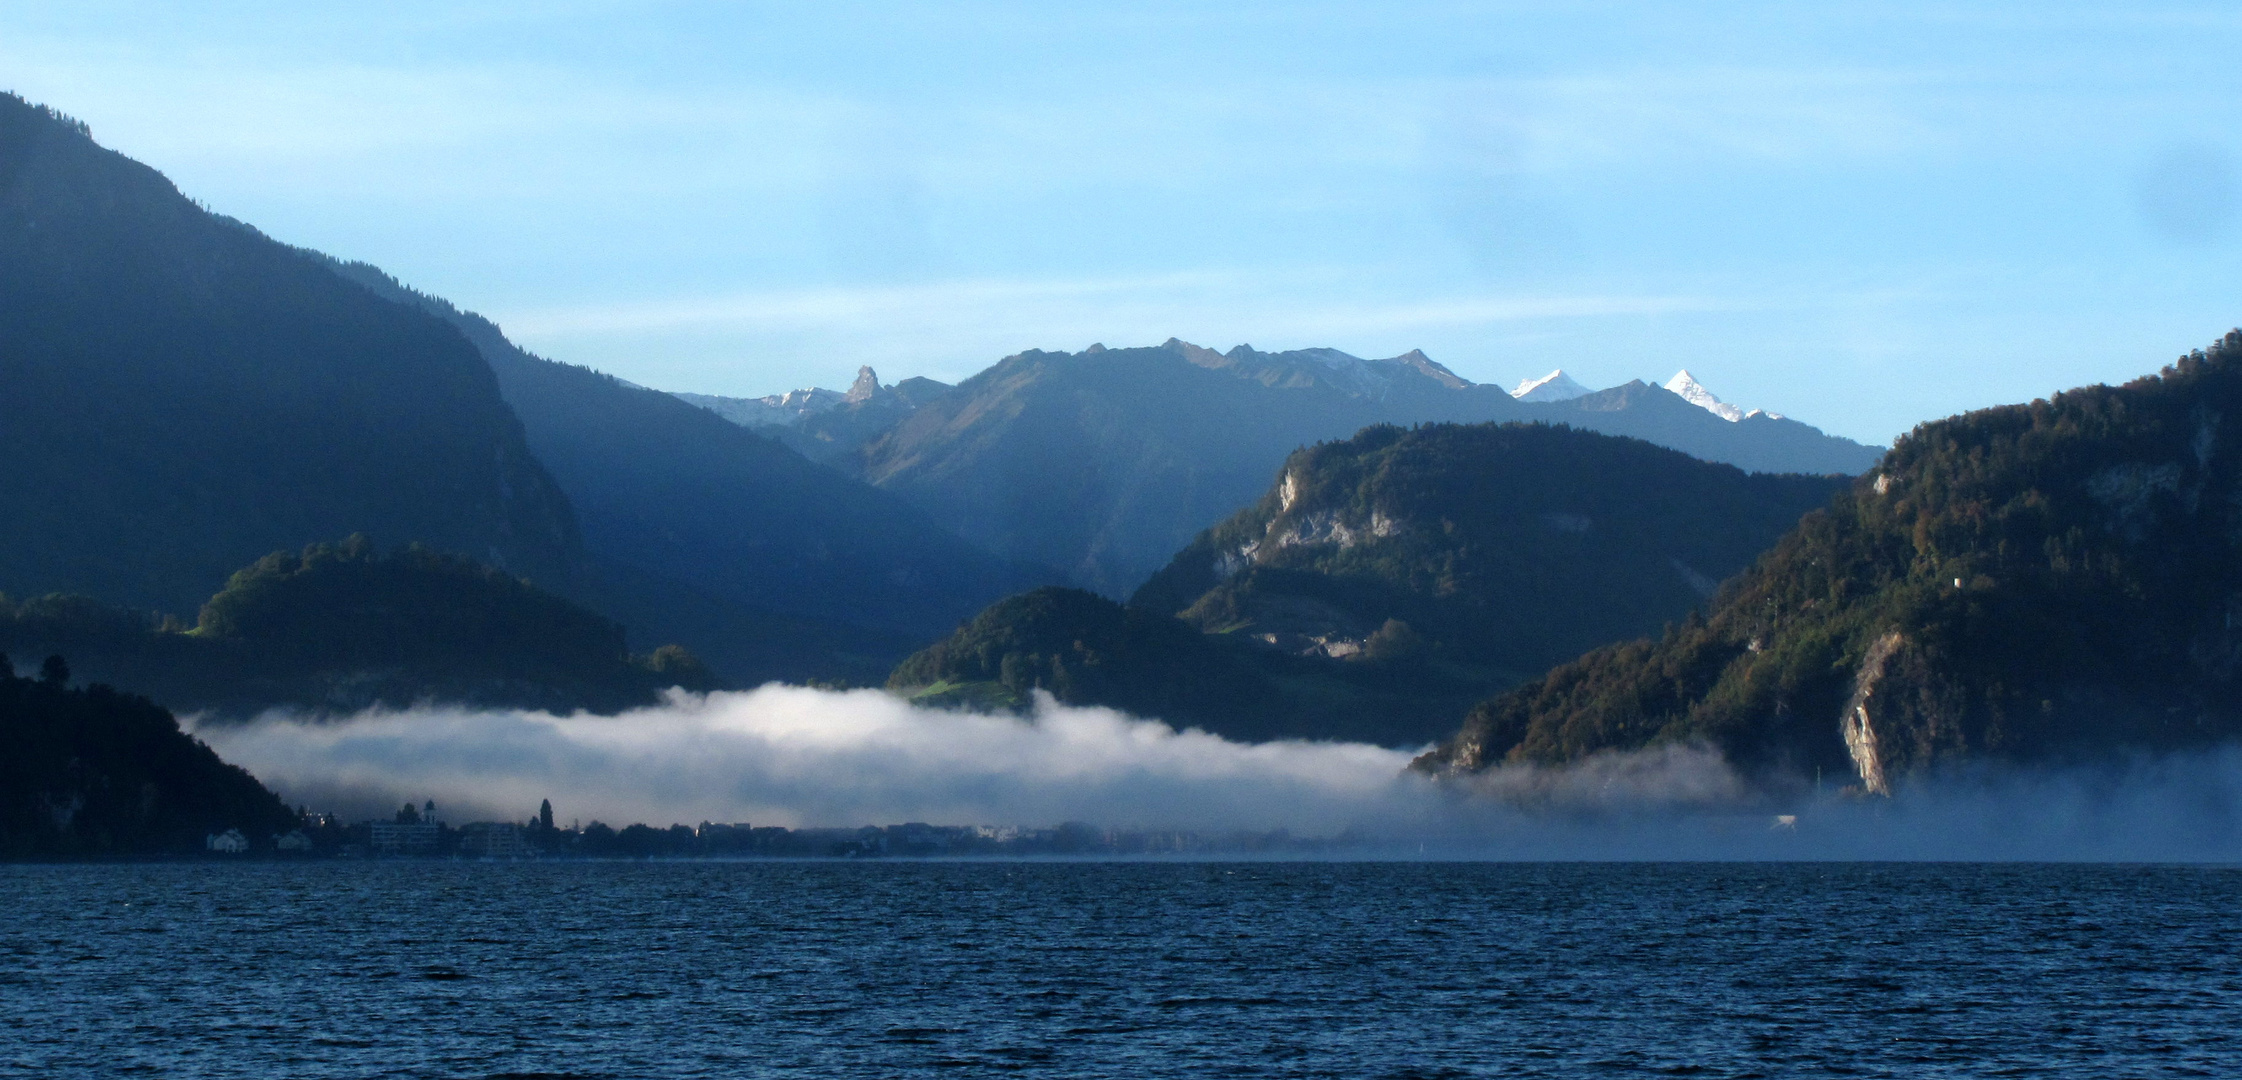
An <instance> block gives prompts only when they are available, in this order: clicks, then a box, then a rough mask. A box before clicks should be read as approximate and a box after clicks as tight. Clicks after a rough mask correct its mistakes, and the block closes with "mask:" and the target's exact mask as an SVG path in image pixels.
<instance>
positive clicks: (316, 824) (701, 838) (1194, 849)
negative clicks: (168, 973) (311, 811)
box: [255, 804, 1353, 859]
mask: <svg viewBox="0 0 2242 1080" xmlns="http://www.w3.org/2000/svg"><path fill="white" fill-rule="evenodd" d="M548 805H549V804H548ZM415 813H416V812H415V811H413V809H412V808H411V807H410V806H407V807H406V808H405V810H404V811H401V812H400V814H399V817H398V820H399V821H401V822H402V821H404V820H405V819H406V818H407V817H408V816H409V815H413V814H415ZM412 820H413V821H415V822H418V821H419V820H421V819H420V818H418V817H413V818H412ZM492 824H493V823H487V822H486V823H478V824H475V825H469V826H466V827H464V828H457V829H455V828H452V827H450V826H447V825H435V826H434V827H432V828H431V829H430V830H429V831H428V834H427V835H428V842H427V844H426V846H425V847H422V848H418V849H415V850H412V851H392V852H386V853H385V852H384V851H382V850H381V849H380V848H379V847H378V846H377V844H376V837H375V834H374V823H373V822H359V823H356V824H344V823H342V822H340V821H338V820H336V819H334V818H332V817H312V816H307V817H305V818H304V819H303V821H302V823H301V828H300V830H299V831H300V832H301V834H302V836H303V837H304V838H305V843H304V844H303V845H302V846H296V845H290V848H291V850H283V851H280V852H279V854H283V855H288V854H297V855H302V856H314V857H317V856H325V857H340V858H367V857H382V856H384V855H385V854H388V855H407V856H411V857H420V858H440V859H441V858H454V859H456V858H465V859H475V858H492V857H495V858H502V859H503V858H535V859H745V858H763V859H856V858H880V857H901V858H940V857H974V856H989V857H1027V856H1048V855H1058V856H1067V855H1178V854H1194V853H1206V854H1212V853H1232V854H1250V853H1269V854H1277V853H1289V854H1303V853H1313V852H1317V851H1326V850H1336V849H1338V848H1341V847H1344V846H1347V845H1348V844H1350V843H1352V842H1353V841H1352V839H1351V838H1348V837H1339V838H1333V839H1323V838H1303V837H1295V836H1293V835H1292V834H1291V833H1289V832H1287V831H1285V830H1282V829H1278V830H1274V831H1270V832H1251V831H1236V832H1227V833H1199V832H1192V831H1187V830H1157V829H1153V830H1147V829H1113V828H1104V827H1100V826H1096V825H1091V824H1087V823H1084V822H1079V821H1073V822H1067V823H1065V824H1062V825H1058V826H1056V827H1052V828H1031V829H1020V828H1011V827H992V826H985V825H928V824H925V823H923V822H913V823H910V824H904V825H870V826H865V827H862V828H855V829H844V828H826V829H816V828H813V829H788V828H784V827H781V826H775V825H761V826H757V825H749V824H746V823H737V824H715V823H709V822H703V823H702V824H701V825H700V826H698V827H694V826H689V825H671V826H670V827H668V828H666V829H664V828H657V827H654V826H651V825H643V824H639V825H626V826H624V827H622V828H620V829H617V828H614V827H612V826H609V825H607V824H605V823H602V822H598V821H594V822H591V823H590V824H587V825H584V826H582V827H581V828H578V827H575V826H568V827H558V826H555V825H553V824H551V823H550V822H548V821H542V820H536V819H533V820H531V821H530V822H528V823H527V824H526V825H521V826H515V825H513V824H512V823H504V824H503V827H504V828H509V829H514V828H518V829H519V834H518V835H519V837H520V846H519V848H518V849H514V848H508V849H507V852H508V853H506V854H498V855H493V854H491V852H490V850H489V848H488V846H487V845H479V844H478V842H477V838H478V837H479V836H483V835H487V830H488V828H489V827H490V826H491V825H492ZM255 850H264V849H255Z"/></svg>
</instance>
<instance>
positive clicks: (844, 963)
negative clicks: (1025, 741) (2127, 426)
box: [0, 862, 2242, 1077]
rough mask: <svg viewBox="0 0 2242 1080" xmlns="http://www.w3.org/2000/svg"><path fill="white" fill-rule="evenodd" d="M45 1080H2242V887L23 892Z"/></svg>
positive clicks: (1268, 881) (614, 880)
mask: <svg viewBox="0 0 2242 1080" xmlns="http://www.w3.org/2000/svg"><path fill="white" fill-rule="evenodd" d="M0 894H4V895H0V901H4V907H0V1018H4V1019H0V1025H4V1026H0V1044H4V1045H0V1072H4V1073H5V1074H7V1075H21V1076H74V1075H76V1076H111V1075H118V1074H125V1073H134V1072H139V1073H151V1074H157V1075H167V1076H169V1075H192V1076H256V1077H321V1076H352V1077H357V1076H409V1077H421V1076H429V1077H504V1076H515V1077H522V1076H575V1077H676V1076H723V1077H731V1076H768V1075H813V1076H899V1075H900V1076H910V1075H944V1076H975V1075H983V1074H995V1073H1024V1074H1028V1075H1036V1076H1113V1077H1142V1076H1224V1077H1231V1076H1243V1077H1250V1076H1344V1077H1444V1076H1456V1077H1461V1076H1521V1075H1523V1076H1585V1075H1607V1074H1612V1075H1624V1074H1638V1073H1652V1074H1673V1075H1697V1076H1839V1075H1843V1076H1905V1077H1923V1076H2003V1075H2046V1074H2048V1073H2050V1072H2061V1073H2062V1074H2064V1075H2068V1076H2237V1075H2242V968H2238V964H2242V871H2236V870H2231V869H2224V868H2195V867H2074V866H1970V865H1763V864H1751V865H1641V864H1622V865H1562V864H1560V865H1545V864H1527V865H1511V864H1423V863H1361V864H1346V863H1287V864H1246V863H864V864H858V863H754V862H749V863H668V864H664V863H653V864H535V865H531V864H524V865H474V864H455V863H421V864H414V863H376V864H347V863H332V864H298V865H237V866H228V865H202V864H182V865H139V866H60V867H55V866H45V867H23V866H17V867H5V868H0Z"/></svg>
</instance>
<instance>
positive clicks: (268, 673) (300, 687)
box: [0, 537, 714, 718]
mask: <svg viewBox="0 0 2242 1080" xmlns="http://www.w3.org/2000/svg"><path fill="white" fill-rule="evenodd" d="M0 649H6V650H8V651H10V652H13V653H15V654H16V655H19V656H31V655H45V654H50V653H59V654H61V655H64V656H67V657H69V658H70V660H71V663H72V664H73V666H75V667H76V669H77V671H78V674H79V675H80V676H82V677H83V678H85V679H87V680H88V681H92V682H102V683H108V684H111V685H114V686H117V687H119V688H122V689H125V690H129V691H131V692H134V693H139V694H145V695H147V696H149V697H152V698H155V699H157V700H159V701H162V702H164V703H165V704H166V705H167V706H169V707H171V708H174V709H179V710H181V711H192V712H210V713H213V714H216V715H219V716H223V717H236V718H239V717H247V716H253V715H255V714H256V713H258V712H261V711H263V710H265V709H269V708H274V707H286V708H290V709H294V710H298V711H302V712H308V713H314V714H328V715H338V714H348V713H352V712H356V711H359V710H362V709H367V708H372V707H375V706H387V707H391V708H403V707H406V706H410V705H414V704H417V703H421V702H426V701H441V702H445V703H451V704H461V705H476V706H486V707H509V708H531V709H550V710H554V711H560V712H568V711H574V710H577V709H588V710H592V711H595V712H617V711H621V710H623V709H627V708H632V707H635V706H640V705H648V704H652V703H654V702H655V701H657V700H658V699H659V695H660V692H661V691H662V690H663V689H665V688H667V687H670V686H673V685H683V686H685V687H686V688H687V689H695V690H703V689H712V688H713V686H714V683H713V679H712V677H711V676H710V675H709V674H708V672H707V671H706V670H705V669H703V668H701V666H700V665H699V662H698V661H697V660H695V659H694V658H693V657H692V655H691V654H690V653H689V652H686V651H682V650H679V649H678V648H676V647H675V646H671V647H667V648H662V649H657V650H654V651H653V652H652V653H650V654H648V655H645V656H639V657H633V656H630V655H629V654H628V653H627V652H626V650H625V645H624V637H623V628H622V627H621V626H619V625H617V624H616V623H614V622H612V621H610V620H608V619H606V618H603V617H601V616H599V615H597V614H594V613H592V612H590V611H586V610H584V609H583V608H581V607H578V606H576V605H575V604H572V603H570V602H569V601H567V600H564V599H562V598H560V597H558V596H555V595H553V594H552V593H549V592H546V591H544V590H542V589H539V588H537V587H536V586H534V585H531V584H529V583H528V582H526V581H523V580H520V579H518V578H514V577H511V576H508V575H506V574H504V573H501V572H499V571H496V570H494V569H492V568H490V567H488V566H484V565H482V564H479V563H476V562H474V561H472V560H469V559H465V558H461V557H459V556H454V555H445V554H441V553H438V552H434V551H430V550H427V549H424V548H418V547H408V548H405V549H403V550H399V551H395V552H391V553H388V554H383V553H380V552H378V551H376V550H375V549H374V548H373V546H372V545H371V544H370V543H368V542H367V541H366V540H365V538H364V537H352V538H351V539H349V540H347V541H345V542H343V543H342V544H339V545H335V544H315V545H312V546H311V547H308V548H306V549H305V550H304V551H302V552H301V553H296V552H276V553H274V554H271V555H268V556H266V557H265V558H263V559H259V560H258V561H257V562H256V563H254V564H252V565H251V566H249V567H247V568H245V569H243V570H241V571H240V572H238V573H236V574H234V575H233V577H232V578H231V579H230V580H229V581H228V582H227V584H226V587H225V589H223V590H221V591H220V592H219V593H218V594H216V595H215V596H212V597H211V598H210V600H209V601H208V602H207V603H205V604H204V605H203V606H202V611H201V615H200V617H199V619H198V620H197V621H196V623H195V625H194V626H193V627H186V626H183V625H179V624H178V623H176V621H165V620H162V619H159V618H157V617H153V616H150V615H148V614H146V613H143V612H136V611H131V610H127V609H123V608H116V607H111V606H109V605H106V604H102V603H100V602H99V601H96V600H93V599H90V598H87V597H82V596H67V595H55V596H46V597H38V598H34V599H29V600H24V601H20V602H9V601H7V600H6V599H5V598H0Z"/></svg>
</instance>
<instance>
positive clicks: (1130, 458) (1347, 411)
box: [688, 339, 1882, 596]
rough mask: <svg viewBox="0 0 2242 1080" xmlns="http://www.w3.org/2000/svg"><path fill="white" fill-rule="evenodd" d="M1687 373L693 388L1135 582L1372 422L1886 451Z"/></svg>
mask: <svg viewBox="0 0 2242 1080" xmlns="http://www.w3.org/2000/svg"><path fill="white" fill-rule="evenodd" d="M906 387H908V388H909V389H908V390H906V389H905V388H906ZM1670 387H1671V388H1661V387H1656V386H1651V385H1648V384H1646V383H1642V382H1632V383H1628V384H1626V385H1623V386H1617V387H1613V388H1611V389H1608V390H1602V391H1596V392H1588V391H1586V390H1585V388H1580V387H1579V385H1578V384H1577V383H1574V382H1573V381H1572V380H1571V379H1569V378H1567V377H1566V376H1565V375H1564V373H1563V372H1561V371H1560V372H1552V373H1551V374H1550V375H1549V376H1547V377H1545V378H1543V379H1541V380H1534V381H1532V382H1529V383H1527V384H1524V385H1522V386H1521V387H1520V393H1521V394H1522V395H1523V396H1522V397H1514V396H1512V394H1511V393H1508V392H1505V391H1503V390H1502V389H1501V388H1499V387H1494V386H1486V385H1480V384H1474V383H1472V382H1470V381H1468V380H1466V379H1463V378H1461V377H1459V376H1457V375H1456V374H1455V373H1454V372H1452V371H1449V370H1448V369H1447V368H1445V367H1442V366H1441V365H1439V364H1437V363H1435V362H1433V361H1432V360H1431V359H1429V358H1428V357H1426V356H1425V355H1424V354H1423V353H1422V352H1409V353H1405V354H1403V355H1401V356H1396V357H1391V358H1388V359H1384V360H1365V359H1362V358H1360V357H1355V356H1350V355H1348V354H1346V353H1343V352H1340V351H1338V350H1336V349H1303V350H1297V351H1292V352H1283V353H1263V352H1259V351H1257V350H1255V349H1253V348H1251V347H1250V346H1244V345H1241V346H1238V347H1237V348H1234V349H1232V350H1230V351H1229V352H1227V353H1218V352H1215V351H1214V350H1212V349H1206V348H1201V347H1199V346H1196V345H1192V344H1190V343H1188V342H1183V341H1178V340H1174V339H1170V340H1169V341H1168V342H1166V343H1165V344H1162V345H1159V346H1156V347H1152V348H1138V349H1107V348H1104V347H1103V346H1092V347H1091V348H1089V349H1086V350H1084V351H1082V352H1080V353H1051V352H1042V351H1031V352H1025V353H1021V354H1019V355H1016V356H1012V357H1007V358H1006V359H1004V360H1002V361H1000V362H999V363H997V364H996V365H995V366H994V367H991V368H989V369H988V370H986V371H983V372H981V373H980V374H978V375H975V376H974V377H972V378H970V379H967V380H966V381H964V382H963V383H960V384H958V385H957V386H955V387H947V388H946V387H943V386H942V384H939V383H934V382H932V381H931V380H911V381H907V382H906V383H904V384H900V385H899V386H897V387H895V388H893V389H892V390H890V389H889V388H883V387H879V386H878V383H877V379H876V377H874V376H872V374H871V372H870V370H869V369H866V370H865V371H864V372H862V373H860V374H859V377H858V380H857V383H856V385H855V386H854V387H852V388H851V390H850V392H849V393H848V394H846V395H840V394H835V393H834V392H832V391H822V390H814V389H813V390H801V391H795V392H794V393H792V394H787V395H783V396H774V397H769V398H762V399H738V398H711V397H705V396H700V395H689V396H688V400H692V401H695V402H697V403H700V404H703V405H704V406H705V407H708V408H710V409H713V410H716V411H718V412H719V413H720V414H721V415H724V416H727V417H731V418H734V419H735V420H736V421H737V422H742V423H747V424H752V425H754V426H756V427H757V428H758V429H759V430H766V431H779V432H794V433H796V434H795V435H793V436H791V437H790V444H791V445H798V446H801V445H805V444H809V443H812V442H814V444H815V445H814V447H813V448H811V449H810V450H809V451H808V452H811V453H813V454H816V455H817V456H820V457H821V458H822V459H823V460H828V461H831V462H833V463H834V464H835V465H836V466H837V467H840V468H844V469H849V470H853V471H854V472H855V474H856V475H859V476H862V477H863V478H865V479H866V480H868V481H870V482H871V483H873V484H874V485H876V486H879V487H881V488H884V489H886V490H889V491H893V492H896V493H897V494H900V495H902V496H904V497H905V498H908V499H909V500H911V501H912V502H913V503H915V504H917V505H918V506H920V507H922V508H924V509H925V510H926V511H927V512H928V513H929V514H932V515H933V516H934V518H935V519H936V520H937V521H940V522H941V523H943V524H944V525H947V526H948V527H950V528H951V529H953V530H955V531H957V532H958V533H959V534H960V535H963V536H965V537H966V538H968V539H970V540H973V541H975V542H977V543H979V544H981V545H982V546H984V547H987V548H989V549H990V550H993V551H996V552H999V553H1001V554H1004V555H1007V556H1010V557H1012V558H1015V559H1018V560H1021V561H1023V562H1028V563H1034V564H1039V565H1046V566H1052V567H1057V568H1059V569H1060V570H1062V571H1064V572H1065V573H1066V574H1067V575H1068V576H1069V577H1070V578H1071V579H1072V580H1073V581H1075V582H1076V583H1078V584H1080V585H1083V586H1085V587H1088V588H1091V589H1095V590H1097V591H1100V592H1103V593H1106V594H1108V595H1116V596H1118V595H1126V594H1127V593H1128V592H1130V591H1131V590H1133V589H1135V588H1136V586H1137V585H1139V584H1141V583H1142V582H1143V581H1144V580H1145V579H1146V578H1147V577H1149V576H1150V575H1151V574H1152V572H1153V571H1154V570H1157V569H1158V568H1159V567H1160V566H1161V565H1162V564H1164V563H1165V562H1166V561H1167V559H1168V557H1169V555H1170V554H1171V553H1173V552H1174V551H1176V550H1177V549H1178V548H1180V547H1182V546H1183V545H1184V544H1186V543H1188V542H1189V541H1190V539H1191V537H1192V536H1194V535H1196V534H1197V533H1198V532H1199V531H1200V530H1201V529H1204V528H1206V527H1207V526H1209V525H1212V524H1214V523H1215V522H1217V521H1220V520H1222V518H1223V517H1225V516H1227V515H1228V514H1229V513H1230V512H1232V511H1233V510H1235V509H1236V508H1238V507H1239V506H1242V505H1245V504H1246V503H1248V502H1251V501H1252V500H1253V499H1254V498H1255V497H1257V496H1258V495H1259V494H1260V492H1261V491H1262V490H1264V489H1265V488H1266V487H1267V486H1268V483H1269V478H1270V477H1271V476H1272V475H1273V474H1274V472H1275V471H1276V469H1277V467H1278V465H1280V464H1281V463H1282V462H1283V461H1284V459H1285V456H1286V455H1288V454H1290V453H1291V452H1292V451H1293V450H1295V449H1297V448H1299V447H1302V446H1306V445H1310V444H1313V443H1317V442H1321V441H1325V440H1331V439H1343V438H1346V437H1348V436H1350V435H1352V434H1353V433H1354V432H1356V431H1359V430H1361V429H1362V428H1364V427H1367V426H1369V425H1372V424H1380V423H1387V424H1413V423H1428V422H1463V423H1469V422H1477V421H1487V420H1502V421H1524V422H1540V423H1548V424H1565V425H1568V426H1571V427H1576V428H1583V429H1587V430H1590V431H1598V432H1603V433H1607V434H1614V435H1629V436H1633V437H1636V438H1640V439H1644V440H1646V441H1649V442H1653V443H1656V444H1658V445H1661V446H1667V447H1671V448H1673V449H1677V450H1680V451H1682V452H1684V453H1687V454H1691V455H1693V456H1696V457H1699V458H1702V459H1704V460H1707V461H1714V462H1725V463H1728V464H1733V465H1736V466H1738V467H1741V468H1744V469H1747V470H1750V471H1754V472H1796V473H1812V474H1845V475H1852V474H1857V473H1859V472H1861V471H1863V470H1866V469H1868V468H1870V467H1872V466H1873V465H1874V464H1875V462H1876V460H1877V458H1878V456H1879V455H1880V454H1881V453H1882V450H1881V448H1878V447H1870V446H1863V445H1861V444H1859V443H1855V442H1852V441H1850V440H1846V439H1842V438H1837V437H1835V436H1831V435H1826V434H1823V433H1822V432H1820V431H1818V430H1816V429H1814V428H1812V427H1808V426H1807V425H1805V424H1801V423H1799V422H1797V421H1794V420H1789V419H1785V418H1782V417H1779V416H1774V415H1771V414H1768V413H1763V412H1757V411H1753V412H1749V413H1746V412H1743V411H1741V410H1737V409H1734V408H1733V407H1731V406H1727V405H1725V404H1723V403H1721V402H1720V401H1719V400H1718V399H1717V398H1714V397H1712V396H1711V394H1710V393H1709V392H1706V391H1704V390H1703V388H1702V387H1700V386H1698V385H1697V383H1696V382H1695V380H1694V379H1691V378H1689V377H1688V374H1687V373H1686V372H1684V373H1683V374H1682V375H1681V376H1678V377H1677V378H1676V379H1675V380H1674V382H1673V383H1672V384H1670ZM1575 390H1578V391H1579V392H1577V393H1575V392H1574V391H1575ZM882 394H886V395H888V396H886V397H882V396H881V395H882ZM843 418H846V419H843ZM821 425H822V426H821Z"/></svg>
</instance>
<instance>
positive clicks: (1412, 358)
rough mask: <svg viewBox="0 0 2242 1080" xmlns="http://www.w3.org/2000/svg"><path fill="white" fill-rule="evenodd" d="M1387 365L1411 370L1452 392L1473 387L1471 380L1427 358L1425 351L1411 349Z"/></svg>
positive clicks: (1389, 361)
mask: <svg viewBox="0 0 2242 1080" xmlns="http://www.w3.org/2000/svg"><path fill="white" fill-rule="evenodd" d="M1386 363H1389V364H1400V365H1401V366H1403V367H1405V368H1411V369H1413V370H1415V371H1416V372H1417V373H1418V374H1421V375H1425V376H1429V377H1430V378H1431V379H1432V380H1433V381H1434V382H1437V383H1439V384H1440V385H1442V386H1445V387H1447V388H1448V389H1450V390H1461V389H1463V388H1464V387H1467V386H1470V385H1471V380H1470V379H1466V378H1464V377H1463V376H1461V375H1458V374H1456V373H1455V372H1453V371H1450V370H1448V368H1447V367H1446V366H1445V365H1443V364H1441V363H1440V362H1439V361H1437V360H1434V359H1433V358H1432V357H1429V356H1426V355H1425V351H1424V350H1423V349H1411V350H1409V351H1408V352H1405V353H1402V354H1401V355H1400V356H1396V357H1394V358H1393V359H1391V360H1388V361H1386Z"/></svg>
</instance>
